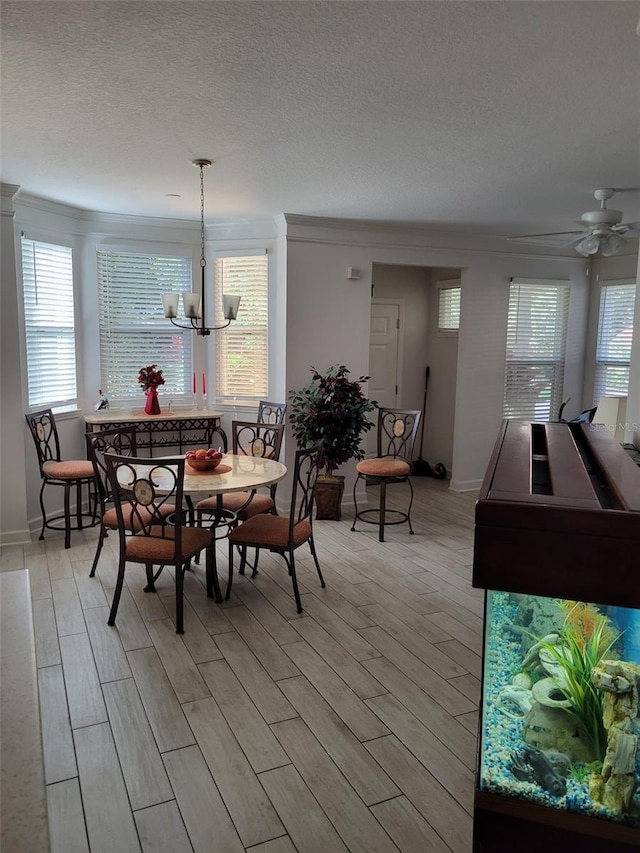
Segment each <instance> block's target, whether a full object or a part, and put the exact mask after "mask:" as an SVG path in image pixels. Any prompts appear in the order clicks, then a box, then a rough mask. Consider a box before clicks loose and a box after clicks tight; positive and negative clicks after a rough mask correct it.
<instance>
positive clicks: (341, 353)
mask: <svg viewBox="0 0 640 853" xmlns="http://www.w3.org/2000/svg"><path fill="white" fill-rule="evenodd" d="M15 207H16V223H15V225H16V231H18V230H19V228H20V227H21V226H23V225H24V226H26V228H27V230H28V231H29V232H36V231H42V232H45V231H46V232H47V233H51V234H55V233H59V234H66V235H67V236H69V235H71V236H72V237H73V238H74V239H76V240H78V241H79V245H80V246H82V247H84V251H83V254H82V264H81V292H80V316H81V318H82V319H81V323H80V335H81V340H80V347H81V354H82V355H81V358H82V360H81V373H80V377H79V393H80V399H81V401H82V404H83V405H84V406H86V407H88V406H89V405H90V404H91V402H92V401H93V399H94V398H95V393H96V388H95V376H96V371H97V345H98V342H97V336H96V335H95V328H96V326H95V323H96V318H95V314H96V288H95V255H94V249H95V244H96V241H97V240H104V241H108V242H111V243H115V242H118V243H120V244H122V243H123V241H126V240H132V241H141V240H145V241H149V242H158V243H162V244H163V245H164V244H165V242H166V241H169V242H177V243H181V244H183V245H192V244H193V245H197V227H196V223H184V222H166V221H160V220H156V221H153V222H149V221H147V220H139V219H135V218H132V217H117V216H108V215H103V216H101V215H96V214H89V213H86V212H82V211H77V210H73V209H71V208H66V207H64V206H61V205H53V204H51V203H48V202H44V201H42V200H32V199H21V197H20V196H18V197H17V198H16V202H15ZM5 230H8V231H9V232H10V231H11V226H9V227H8V229H3V244H4V242H5ZM207 233H208V238H209V241H208V250H213V248H215V247H217V246H224V247H225V248H232V247H235V248H248V247H249V246H254V247H256V246H258V245H261V244H262V245H265V243H268V245H269V250H270V252H271V255H270V263H271V267H270V273H272V275H273V281H272V291H271V293H270V306H273V308H274V314H273V329H272V334H271V336H270V365H271V366H272V368H273V383H272V386H271V387H270V396H273V398H275V399H283V398H284V397H285V396H286V393H287V392H288V391H289V390H291V389H295V388H299V387H301V386H302V385H304V384H305V383H306V382H307V381H308V379H309V368H310V367H311V366H312V365H313V366H315V367H317V368H319V369H324V368H326V367H328V366H329V365H331V364H336V363H344V364H346V365H347V366H348V367H349V369H350V370H351V372H352V374H353V375H354V376H355V375H360V374H365V373H366V372H367V368H368V362H369V317H370V302H371V281H372V279H371V276H372V272H373V268H374V264H375V265H378V264H381V265H386V266H400V267H403V266H408V267H414V268H416V267H419V268H443V269H447V268H448V269H461V270H462V276H461V285H462V327H461V330H460V334H459V341H458V354H457V355H458V357H457V378H456V382H455V388H456V391H455V425H454V428H453V451H452V487H453V488H458V489H460V488H476V487H477V486H478V485H479V483H480V482H481V479H482V476H483V473H484V470H485V468H486V464H487V461H488V458H489V455H490V452H491V448H492V446H493V443H494V440H495V437H496V435H497V431H498V427H499V424H500V421H501V417H502V388H503V381H504V353H505V338H506V316H507V305H508V293H509V279H510V277H512V276H515V277H517V276H524V277H529V278H547V279H570V280H571V282H572V296H571V306H570V328H569V350H568V362H567V369H566V376H565V396H568V395H571V396H572V398H573V399H574V400H575V401H578V400H580V405H581V406H582V404H583V402H584V399H583V396H582V394H583V377H584V350H585V330H586V319H587V308H588V285H587V280H586V276H585V270H586V264H585V262H584V260H583V259H581V258H579V257H576V256H575V255H568V256H563V257H549V256H545V255H544V254H543V250H541V249H539V248H537V247H536V248H532V249H531V251H530V252H529V253H527V254H514V253H512V252H511V251H507V248H508V249H511V246H507V245H506V244H505V242H504V241H501V240H499V239H497V238H494V239H491V238H487V237H460V236H452V235H450V234H449V235H443V234H436V233H435V232H431V231H428V230H425V229H422V228H407V227H401V226H394V225H388V224H387V225H382V224H376V223H361V222H353V221H340V220H316V219H312V218H306V217H297V216H290V215H283V216H280V217H278V218H277V219H276V220H274V221H271V222H270V223H257V224H244V225H242V226H217V227H215V228H211V229H208V232H207ZM9 236H10V233H9ZM29 236H31V233H30V234H29ZM269 241H270V242H269ZM3 248H4V245H3ZM7 257H8V258H9V260H8V261H7V270H5V253H4V252H3V311H2V317H1V318H0V322H1V331H2V341H3V373H2V386H1V390H2V412H1V421H0V428H1V430H2V432H1V442H2V461H3V472H2V475H3V476H2V495H1V497H2V498H3V500H2V507H3V510H2V511H3V512H4V511H5V508H6V507H7V506H13V504H15V506H16V507H17V512H18V514H19V515H21V516H24V514H25V512H24V510H20V509H19V504H20V498H19V491H20V487H18V498H17V501H14V497H13V496H14V495H15V494H16V493H15V486H14V484H13V483H10V482H9V480H8V478H7V477H6V476H5V468H4V464H5V460H11V461H10V463H9V464H10V465H11V464H13V465H14V467H15V465H16V464H17V465H21V464H22V463H21V462H20V461H19V460H21V459H24V457H25V451H26V453H27V457H26V458H27V475H26V479H27V506H28V510H27V514H28V518H29V521H30V523H31V525H32V526H37V524H38V516H39V512H38V509H37V494H38V491H39V487H40V482H39V477H38V476H37V472H34V470H33V467H32V455H33V454H32V450H31V448H30V447H29V442H30V438H29V436H28V435H27V433H26V425H24V422H23V418H22V413H23V412H24V411H25V409H26V398H25V397H24V389H25V388H26V377H25V373H24V365H23V362H22V361H21V360H19V359H18V355H17V352H15V351H14V350H15V346H14V344H16V343H17V341H18V336H17V334H16V330H17V329H18V328H20V326H21V323H22V317H21V312H20V311H19V309H18V301H17V300H16V298H15V271H14V270H13V262H12V260H11V258H10V257H9V256H7ZM614 260H615V259H614ZM349 266H354V267H357V268H358V269H360V270H361V278H360V280H359V281H348V280H347V267H349ZM8 267H11V268H12V269H11V270H9V269H8ZM10 272H14V275H13V284H11V280H10V279H11V276H10V275H9V273H10ZM5 281H6V284H5ZM5 287H7V288H8V291H7V294H8V297H9V298H8V300H7V299H6V294H5ZM12 288H13V290H12ZM12 294H13V295H12ZM638 304H640V300H639V301H638ZM6 306H8V308H7V310H5V307H6ZM637 325H638V324H637V323H636V326H637ZM639 337H640V336H636V342H635V344H634V351H633V360H634V361H633V368H632V380H633V382H635V383H636V386H634V389H632V391H630V402H629V405H630V417H631V416H633V417H635V419H636V420H640V346H639V345H640V341H639V340H638V338H639ZM7 341H8V342H9V345H11V347H13V349H12V354H11V355H12V357H13V359H14V361H13V363H12V364H11V365H10V367H11V372H10V374H9V379H8V380H7V379H6V377H7V375H8V374H7V371H6V369H5V361H4V356H5V347H7V348H9V346H8V345H6V344H5V342H7ZM204 358H205V360H206V363H207V364H209V363H210V356H209V355H208V354H205V356H204ZM417 358H418V357H416V360H417ZM420 358H421V361H422V362H424V361H425V358H424V356H423V355H422V354H421V355H420ZM427 358H429V353H427ZM409 361H410V359H409ZM423 369H424V364H422V363H421V364H420V370H419V371H417V373H421V372H422V371H423ZM406 385H407V394H408V396H407V403H412V404H413V401H414V399H415V402H416V404H417V406H419V405H420V400H421V396H420V395H421V390H422V377H420V376H418V375H417V374H416V377H415V378H411V377H409V376H407V381H406ZM451 386H452V383H449V387H451ZM635 387H638V391H636V390H635ZM412 389H413V390H412ZM634 394H635V397H634ZM433 405H434V406H435V405H436V403H435V402H434V404H433ZM634 406H635V409H634V408H633V407H634ZM235 414H240V412H238V413H235V412H232V411H230V412H229V413H226V414H225V418H226V421H230V419H231V417H233V416H234V415H235ZM241 414H243V415H244V414H245V413H244V412H242V413H241ZM18 422H20V424H21V426H20V428H19V429H17V424H18ZM227 426H228V423H227ZM61 438H62V443H63V448H64V452H65V453H67V454H69V455H82V456H84V442H83V422H82V420H81V419H80V418H78V417H75V418H74V417H71V418H68V419H63V420H62V421H61ZM294 449H295V446H294V442H293V441H292V440H290V436H289V440H288V441H286V442H285V454H286V456H285V458H286V460H287V461H288V462H289V463H290V462H291V461H292V459H293V452H294ZM448 453H449V451H448V450H447V449H446V448H445V447H444V445H438V444H435V445H429V444H427V445H426V453H425V458H427V459H430V461H433V462H435V461H445V462H446V461H447V459H443V460H441V459H439V458H438V456H439V454H442V455H443V456H444V455H445V454H448ZM16 460H18V461H16ZM353 468H354V466H353V465H347V466H344V469H345V470H344V471H343V472H342V473H345V474H346V475H347V477H348V481H347V494H349V492H350V485H351V483H352V481H353V479H354V478H353ZM8 470H13V469H11V468H10V469H8ZM14 473H15V477H16V479H18V480H20V482H22V479H23V478H22V477H21V476H20V475H19V473H18V472H14ZM283 492H284V494H285V495H286V487H283ZM11 502H13V504H12V503H11ZM2 522H3V526H2V528H1V530H0V535H1V536H3V537H4V535H5V532H7V533H9V534H10V535H13V534H12V531H20V530H24V529H25V528H24V525H23V527H21V526H20V525H21V524H23V522H22V521H21V520H20V519H17V520H15V519H14V520H11V521H9V522H6V523H5V518H4V516H3V519H2ZM7 524H8V526H7ZM19 535H20V534H19V533H18V536H19ZM0 541H5V539H4V538H3V539H1V540H0Z"/></svg>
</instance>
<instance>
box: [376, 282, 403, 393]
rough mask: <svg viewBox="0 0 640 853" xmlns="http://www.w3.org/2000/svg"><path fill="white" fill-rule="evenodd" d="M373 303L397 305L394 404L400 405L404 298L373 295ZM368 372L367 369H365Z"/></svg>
mask: <svg viewBox="0 0 640 853" xmlns="http://www.w3.org/2000/svg"><path fill="white" fill-rule="evenodd" d="M373 305H397V306H398V320H399V322H400V328H399V329H398V352H397V354H396V384H397V386H398V393H397V394H396V406H400V400H401V399H402V376H403V362H404V318H405V299H404V298H399V299H391V298H388V297H382V296H381V297H378V296H373V297H372V299H371V306H373ZM371 306H370V307H369V315H371ZM369 352H371V332H369ZM367 372H369V371H367Z"/></svg>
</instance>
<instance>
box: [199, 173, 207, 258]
mask: <svg viewBox="0 0 640 853" xmlns="http://www.w3.org/2000/svg"><path fill="white" fill-rule="evenodd" d="M206 265H207V262H206V260H205V257H204V166H203V165H202V164H200V266H201V267H202V269H204V268H205V267H206Z"/></svg>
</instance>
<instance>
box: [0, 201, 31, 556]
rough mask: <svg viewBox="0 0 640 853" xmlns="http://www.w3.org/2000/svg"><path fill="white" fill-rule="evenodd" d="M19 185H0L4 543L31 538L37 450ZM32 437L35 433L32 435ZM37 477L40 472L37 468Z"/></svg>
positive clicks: (0, 529) (0, 524) (0, 532)
mask: <svg viewBox="0 0 640 853" xmlns="http://www.w3.org/2000/svg"><path fill="white" fill-rule="evenodd" d="M17 189H18V188H17V187H15V186H12V185H7V184H2V185H1V187H0V191H1V195H0V201H1V203H2V205H1V208H0V246H1V247H2V257H1V259H0V261H1V264H2V266H1V268H0V275H1V276H2V277H1V279H0V281H1V282H2V286H1V292H0V323H1V328H0V544H7V545H8V544H12V543H19V542H26V541H29V533H28V525H27V490H26V468H25V458H26V456H25V454H26V453H27V452H28V451H30V452H31V454H33V453H34V448H33V446H32V447H31V448H29V447H28V446H27V444H26V441H25V439H27V432H28V430H27V426H26V423H25V420H24V416H23V410H22V405H20V402H21V400H22V372H21V369H20V363H21V359H20V335H19V328H18V323H17V322H16V318H17V316H18V282H17V271H16V240H15V232H14V201H13V198H14V195H15V193H16V192H17ZM28 441H29V442H30V443H31V437H30V436H29V437H28ZM36 477H37V480H38V481H39V480H40V475H39V474H38V472H37V469H36Z"/></svg>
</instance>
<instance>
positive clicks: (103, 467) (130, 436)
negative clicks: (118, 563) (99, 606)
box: [86, 426, 175, 577]
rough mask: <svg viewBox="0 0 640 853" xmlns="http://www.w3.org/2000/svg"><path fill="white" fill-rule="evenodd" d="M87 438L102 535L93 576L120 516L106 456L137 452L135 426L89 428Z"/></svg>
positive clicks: (169, 509) (166, 510) (165, 507)
mask: <svg viewBox="0 0 640 853" xmlns="http://www.w3.org/2000/svg"><path fill="white" fill-rule="evenodd" d="M86 439H87V457H88V458H89V459H90V461H91V462H92V464H93V470H94V473H95V477H96V485H97V488H98V502H99V506H100V510H99V517H100V536H99V538H98V545H97V547H96V554H95V557H94V558H93V565H92V566H91V571H90V572H89V577H93V576H94V575H95V573H96V569H97V567H98V561H99V559H100V554H101V553H102V547H103V545H104V540H105V538H106V537H107V536H108V531H109V530H117V529H118V516H117V513H116V508H115V506H114V501H113V494H112V492H111V484H110V483H109V478H108V476H107V463H106V461H105V456H106V455H107V454H114V453H115V454H116V455H117V456H135V455H136V428H135V427H133V426H131V427H114V428H113V429H103V430H101V431H100V432H88V433H87V434H86ZM174 510H175V507H174V506H173V504H165V505H163V507H162V511H163V512H164V513H165V514H166V515H171V513H172V512H174ZM133 524H134V525H135V524H136V518H135V517H134V518H133Z"/></svg>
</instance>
